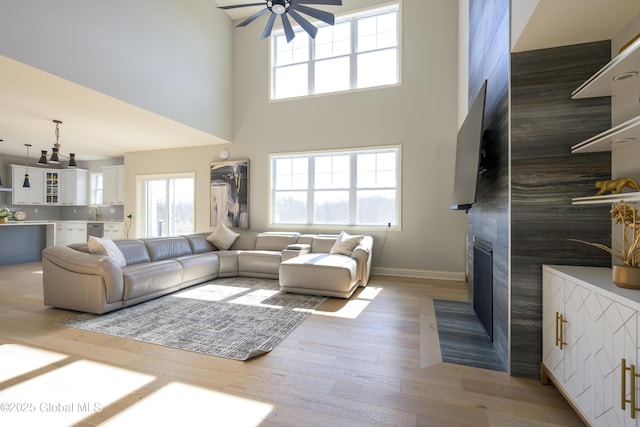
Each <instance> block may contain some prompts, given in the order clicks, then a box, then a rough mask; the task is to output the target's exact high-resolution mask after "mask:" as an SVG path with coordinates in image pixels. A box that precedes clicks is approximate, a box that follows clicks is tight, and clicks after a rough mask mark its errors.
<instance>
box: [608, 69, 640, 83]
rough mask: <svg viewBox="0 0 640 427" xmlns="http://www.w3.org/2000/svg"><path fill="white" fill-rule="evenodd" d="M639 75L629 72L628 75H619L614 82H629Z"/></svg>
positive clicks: (614, 78)
mask: <svg viewBox="0 0 640 427" xmlns="http://www.w3.org/2000/svg"><path fill="white" fill-rule="evenodd" d="M637 75H638V72H637V71H627V72H626V73H622V74H618V75H617V76H614V77H613V81H615V82H619V81H620V80H627V79H630V78H631V77H635V76H637Z"/></svg>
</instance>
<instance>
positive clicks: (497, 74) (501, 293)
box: [467, 0, 611, 378]
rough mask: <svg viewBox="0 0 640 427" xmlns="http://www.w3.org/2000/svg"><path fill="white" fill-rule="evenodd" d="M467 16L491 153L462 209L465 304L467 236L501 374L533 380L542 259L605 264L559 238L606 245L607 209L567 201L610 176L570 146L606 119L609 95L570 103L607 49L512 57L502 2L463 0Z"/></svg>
mask: <svg viewBox="0 0 640 427" xmlns="http://www.w3.org/2000/svg"><path fill="white" fill-rule="evenodd" d="M469 14H470V17H469V20H470V22H469V25H470V27H469V37H470V41H469V50H470V52H469V101H471V100H472V99H473V97H474V96H475V95H476V93H477V92H478V90H479V88H480V86H481V85H482V83H483V81H484V80H485V79H486V80H487V82H488V84H487V103H486V110H485V128H486V129H488V134H487V137H488V147H489V149H490V152H491V153H492V154H493V156H494V165H493V167H492V168H490V171H489V173H488V174H486V175H485V176H483V177H482V179H481V180H480V182H479V185H478V197H477V203H476V204H475V205H474V206H473V207H472V208H471V210H470V211H469V218H468V226H469V235H468V239H469V242H468V243H469V244H468V248H469V249H468V253H467V256H468V260H469V261H468V263H469V265H468V272H469V287H470V289H469V292H470V301H473V299H474V295H473V263H474V260H473V241H474V239H481V240H483V241H485V242H489V243H490V244H491V246H492V248H493V332H494V336H493V338H494V347H495V349H496V352H497V353H498V355H499V357H500V358H501V359H502V360H503V363H504V369H505V370H508V371H509V372H510V373H511V374H512V375H515V376H525V377H534V378H535V377H538V375H539V373H538V370H539V362H540V360H541V358H542V269H541V266H542V264H574V265H594V266H609V265H610V258H609V256H608V255H607V254H606V253H605V252H602V251H599V250H598V249H595V248H592V247H589V246H587V245H583V244H579V243H575V242H571V241H569V240H568V239H570V238H578V239H583V240H589V241H597V242H602V243H609V241H610V237H609V236H610V231H611V223H610V217H609V214H608V211H609V208H610V207H609V206H601V205H598V206H594V205H591V206H572V204H571V198H572V197H578V196H588V195H592V194H595V191H594V188H593V185H594V182H595V181H596V180H598V179H608V178H609V177H610V174H611V160H610V155H609V154H608V153H594V154H571V152H570V150H571V146H572V145H574V144H576V143H578V142H580V141H582V140H584V139H586V138H588V137H590V136H593V135H596V134H597V133H599V132H601V131H602V130H604V129H607V128H609V127H610V125H611V123H610V121H611V110H610V99H609V98H597V99H584V100H572V99H571V92H572V91H573V90H574V89H576V88H577V87H578V86H579V85H580V84H581V83H582V82H584V81H585V80H586V79H587V78H589V77H590V76H591V75H592V74H593V73H594V72H595V71H597V70H598V69H599V68H600V67H602V66H603V65H604V64H606V63H607V62H608V61H609V59H610V46H609V42H608V41H606V42H598V43H588V44H583V45H576V46H566V47H560V48H554V49H544V50H539V51H531V52H523V53H517V54H514V55H511V53H510V40H509V30H510V29H509V26H510V22H509V19H510V18H509V16H510V2H509V0H470V2H469ZM509 126H511V129H510V128H509ZM510 132H511V134H510Z"/></svg>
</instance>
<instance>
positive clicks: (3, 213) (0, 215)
mask: <svg viewBox="0 0 640 427" xmlns="http://www.w3.org/2000/svg"><path fill="white" fill-rule="evenodd" d="M12 216H13V212H11V210H9V208H2V209H0V224H6V223H7V221H9V218H11V217H12Z"/></svg>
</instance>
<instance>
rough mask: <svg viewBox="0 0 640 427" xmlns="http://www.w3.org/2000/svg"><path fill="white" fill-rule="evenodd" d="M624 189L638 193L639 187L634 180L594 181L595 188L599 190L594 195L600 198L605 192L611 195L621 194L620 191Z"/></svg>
mask: <svg viewBox="0 0 640 427" xmlns="http://www.w3.org/2000/svg"><path fill="white" fill-rule="evenodd" d="M625 187H629V188H631V189H634V190H636V191H640V185H638V183H637V182H636V180H635V179H633V178H618V179H611V180H606V181H596V188H598V189H599V191H598V192H597V193H596V196H601V195H603V194H604V193H607V192H611V193H612V194H620V193H622V189H623V188H625Z"/></svg>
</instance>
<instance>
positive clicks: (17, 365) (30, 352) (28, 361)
mask: <svg viewBox="0 0 640 427" xmlns="http://www.w3.org/2000/svg"><path fill="white" fill-rule="evenodd" d="M66 358H67V356H66V355H64V354H60V353H54V352H52V351H46V350H40V349H37V348H31V347H27V346H24V345H20V344H3V345H0V382H3V381H7V380H9V379H11V378H16V377H19V376H20V375H24V374H26V373H28V372H31V371H35V370H36V369H40V368H44V367H45V366H47V365H51V364H53V363H55V362H59V361H61V360H64V359H66Z"/></svg>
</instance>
